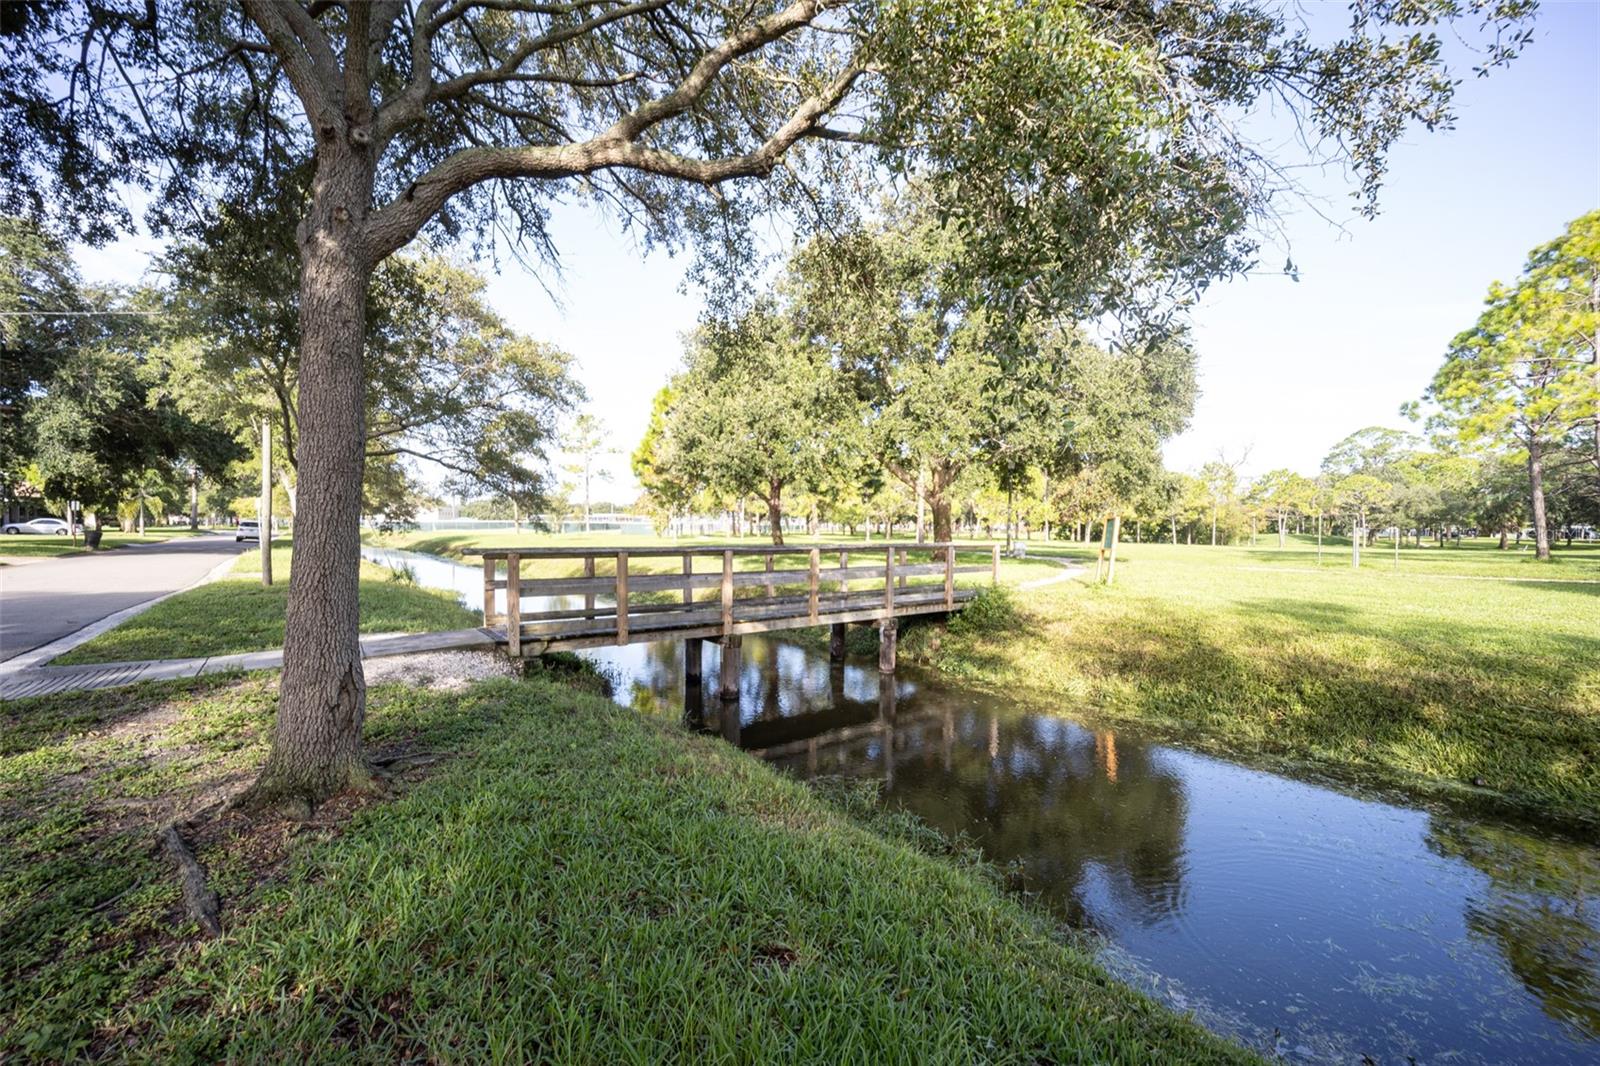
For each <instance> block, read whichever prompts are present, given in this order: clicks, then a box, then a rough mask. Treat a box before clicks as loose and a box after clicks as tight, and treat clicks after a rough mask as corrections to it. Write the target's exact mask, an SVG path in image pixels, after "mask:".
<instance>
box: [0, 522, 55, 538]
mask: <svg viewBox="0 0 1600 1066" xmlns="http://www.w3.org/2000/svg"><path fill="white" fill-rule="evenodd" d="M0 532H5V533H12V534H15V533H36V534H39V535H40V536H51V537H64V536H66V535H67V534H68V533H71V532H72V529H71V527H70V526H68V525H67V523H66V522H64V521H63V520H61V519H59V518H34V519H30V520H29V521H26V522H11V523H8V524H7V525H6V526H5V528H4V529H3V530H0Z"/></svg>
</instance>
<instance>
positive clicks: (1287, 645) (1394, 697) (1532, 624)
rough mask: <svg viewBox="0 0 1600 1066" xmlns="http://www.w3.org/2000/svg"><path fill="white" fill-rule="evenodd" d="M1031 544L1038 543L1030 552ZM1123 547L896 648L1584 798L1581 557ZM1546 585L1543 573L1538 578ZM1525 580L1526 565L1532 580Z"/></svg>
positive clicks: (1595, 568)
mask: <svg viewBox="0 0 1600 1066" xmlns="http://www.w3.org/2000/svg"><path fill="white" fill-rule="evenodd" d="M1033 550H1034V551H1039V550H1043V545H1035V546H1033ZM1348 550H1349V548H1348V544H1343V545H1339V546H1334V547H1332V548H1330V549H1329V551H1328V553H1327V554H1325V556H1324V565H1323V566H1322V567H1321V568H1318V567H1317V566H1316V565H1315V562H1316V559H1315V553H1314V548H1313V547H1312V546H1311V545H1309V544H1308V543H1306V542H1304V541H1291V544H1290V546H1289V547H1287V548H1286V549H1283V550H1280V549H1279V548H1278V547H1277V542H1276V538H1275V537H1274V538H1262V542H1261V544H1260V545H1259V546H1258V547H1257V548H1255V549H1249V548H1211V547H1209V546H1207V547H1201V546H1193V547H1190V546H1182V545H1180V546H1176V547H1174V546H1171V545H1164V544H1126V543H1125V544H1123V545H1122V547H1121V550H1120V553H1119V561H1118V564H1117V584H1116V585H1115V586H1112V587H1104V586H1095V585H1093V584H1089V583H1085V582H1082V581H1072V582H1067V583H1065V584H1061V585H1055V586H1051V587H1048V588H1043V589H1038V590H1035V591H1033V592H1027V593H1022V594H1020V595H1019V596H1018V597H1017V599H1018V604H1019V609H1020V611H1021V617H1020V618H1019V619H1018V621H1017V622H1016V623H1015V624H1013V625H1010V626H1007V627H1004V628H1002V629H1001V630H999V631H994V630H988V631H972V630H969V631H968V632H964V633H960V632H958V633H944V634H939V635H938V639H937V640H935V639H933V634H931V633H930V632H927V631H925V632H923V633H922V634H920V635H918V636H916V637H914V638H913V639H908V640H906V641H903V642H902V645H901V646H902V654H912V655H919V656H921V657H923V658H926V659H927V660H929V661H931V662H932V663H934V664H935V665H937V666H939V667H941V668H942V669H944V670H946V671H948V672H950V673H952V674H956V675H958V676H960V677H963V678H966V679H968V680H970V681H972V682H973V683H976V684H980V685H983V686H985V687H990V688H996V689H1004V690H1006V691H1010V692H1016V693H1018V694H1019V695H1020V696H1022V698H1025V699H1029V700H1034V701H1049V702H1050V703H1052V704H1053V705H1055V706H1058V707H1060V709H1061V713H1063V714H1068V715H1073V716H1082V717H1090V718H1094V719H1099V720H1102V721H1107V722H1116V721H1123V722H1133V723H1138V724H1140V725H1142V726H1145V727H1148V728H1151V729H1153V730H1154V731H1156V732H1157V733H1160V734H1164V735H1170V736H1176V737H1180V738H1182V739H1184V740H1186V741H1188V742H1190V743H1193V744H1197V745H1199V746H1203V747H1208V748H1212V749H1215V750H1219V751H1223V752H1226V753H1232V754H1237V755H1244V756H1247V757H1268V758H1270V759H1273V760H1279V759H1286V760H1289V761H1293V762H1302V763H1311V764H1316V765H1321V766H1325V767H1337V768H1355V769H1358V770H1362V771H1367V772H1375V773H1377V774H1378V775H1379V776H1380V777H1382V778H1383V779H1385V780H1391V781H1396V782H1400V783H1407V784H1411V785H1423V786H1427V787H1446V788H1453V787H1457V786H1466V785H1470V784H1471V783H1472V782H1473V781H1474V780H1481V781H1482V782H1483V784H1484V787H1486V788H1487V789H1490V790H1492V791H1494V792H1497V793H1499V794H1500V795H1501V796H1502V797H1504V798H1506V799H1509V800H1511V801H1512V802H1515V803H1517V804H1519V805H1523V806H1528V807H1532V808H1536V809H1540V810H1543V811H1546V812H1551V813H1556V814H1559V815H1563V816H1571V817H1579V818H1582V817H1593V816H1594V813H1595V812H1596V811H1597V810H1600V551H1597V550H1596V549H1594V548H1583V549H1576V548H1575V549H1573V550H1572V551H1570V552H1568V551H1564V550H1563V551H1558V553H1557V559H1556V561H1555V562H1554V563H1551V564H1540V563H1537V562H1535V561H1533V559H1532V558H1531V554H1529V555H1522V556H1518V555H1517V554H1516V553H1503V552H1499V551H1496V550H1495V549H1494V548H1493V547H1492V544H1491V543H1489V542H1484V543H1480V544H1475V545H1472V546H1470V547H1465V548H1461V549H1453V548H1445V549H1438V548H1423V549H1421V550H1417V549H1407V550H1405V551H1403V552H1402V556H1401V560H1400V565H1399V568H1398V569H1395V568H1394V567H1393V566H1392V564H1391V561H1390V559H1389V558H1388V557H1387V556H1386V555H1384V554H1383V553H1379V552H1366V553H1364V563H1366V564H1367V565H1364V566H1363V567H1362V569H1360V570H1354V569H1352V568H1351V567H1350V565H1349V559H1348V554H1347V553H1348ZM1552 578H1559V579H1563V581H1558V582H1551V581H1549V580H1548V579H1552ZM1530 579H1538V580H1530Z"/></svg>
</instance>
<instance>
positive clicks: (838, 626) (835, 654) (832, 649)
mask: <svg viewBox="0 0 1600 1066" xmlns="http://www.w3.org/2000/svg"><path fill="white" fill-rule="evenodd" d="M844 630H845V626H844V623H843V622H835V623H834V624H833V625H831V626H829V627H828V658H829V659H832V660H833V661H834V662H836V663H837V662H843V661H844Z"/></svg>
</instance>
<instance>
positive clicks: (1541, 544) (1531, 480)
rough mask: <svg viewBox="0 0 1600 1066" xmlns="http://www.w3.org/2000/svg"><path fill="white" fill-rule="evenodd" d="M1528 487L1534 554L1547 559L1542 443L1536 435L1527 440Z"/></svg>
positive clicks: (1547, 535) (1547, 542)
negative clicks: (1531, 512)
mask: <svg viewBox="0 0 1600 1066" xmlns="http://www.w3.org/2000/svg"><path fill="white" fill-rule="evenodd" d="M1528 488H1529V489H1530V490H1531V492H1532V495H1533V547H1534V555H1535V556H1536V557H1537V558H1539V559H1543V560H1545V561H1549V559H1550V530H1549V528H1548V527H1547V526H1546V525H1545V513H1544V445H1543V444H1542V443H1541V442H1540V441H1539V439H1538V438H1537V437H1534V438H1533V439H1532V440H1530V441H1529V442H1528Z"/></svg>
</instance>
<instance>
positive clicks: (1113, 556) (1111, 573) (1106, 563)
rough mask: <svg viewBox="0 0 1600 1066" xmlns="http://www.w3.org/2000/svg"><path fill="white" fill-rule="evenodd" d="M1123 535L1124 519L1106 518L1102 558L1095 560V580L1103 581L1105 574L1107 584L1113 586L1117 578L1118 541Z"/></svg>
mask: <svg viewBox="0 0 1600 1066" xmlns="http://www.w3.org/2000/svg"><path fill="white" fill-rule="evenodd" d="M1121 535H1122V519H1121V518H1119V517H1118V516H1116V515H1114V514H1109V515H1106V517H1105V535H1104V536H1103V537H1102V538H1101V540H1100V556H1099V558H1098V559H1096V560H1095V565H1094V579H1095V581H1096V582H1099V581H1100V580H1101V576H1100V575H1101V573H1102V572H1104V574H1105V579H1104V580H1105V583H1106V584H1107V585H1109V584H1111V583H1112V582H1114V581H1115V580H1116V577H1117V541H1118V540H1119V539H1120V538H1121Z"/></svg>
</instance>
